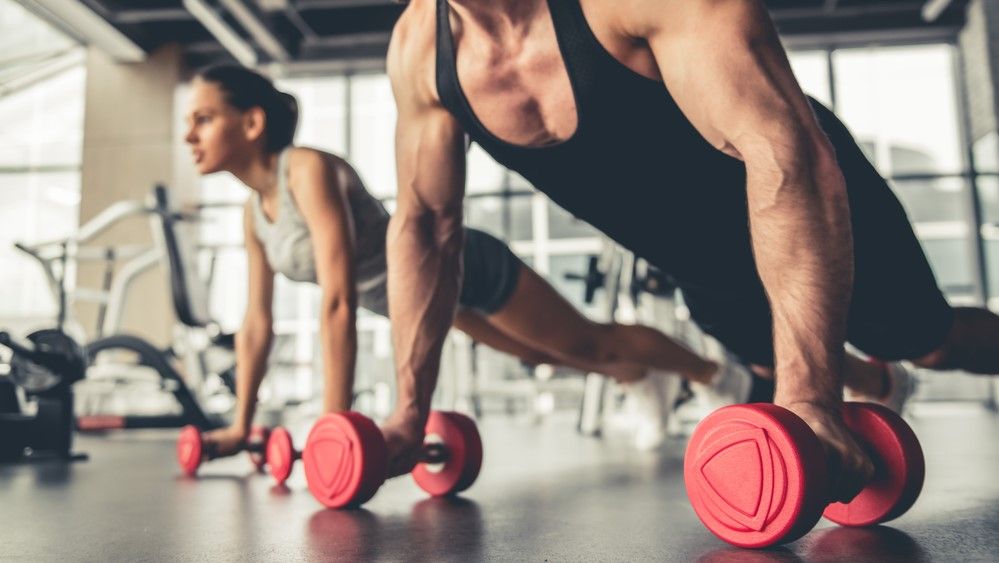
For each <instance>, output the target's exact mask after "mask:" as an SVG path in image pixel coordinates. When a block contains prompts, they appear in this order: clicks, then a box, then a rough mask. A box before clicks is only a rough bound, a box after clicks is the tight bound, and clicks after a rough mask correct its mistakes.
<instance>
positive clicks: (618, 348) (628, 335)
mask: <svg viewBox="0 0 999 563" xmlns="http://www.w3.org/2000/svg"><path fill="white" fill-rule="evenodd" d="M487 320H488V321H489V323H490V324H491V325H493V326H494V327H495V328H497V329H498V330H499V331H500V332H502V333H504V334H506V335H507V336H509V337H511V338H512V339H513V340H515V341H518V342H521V343H530V344H528V346H530V347H531V348H534V349H537V350H539V351H540V352H542V353H544V354H546V355H549V356H552V357H554V358H555V359H557V360H558V362H559V363H561V364H565V365H568V366H573V367H581V369H586V370H587V371H595V372H598V373H604V374H607V375H610V376H612V377H618V378H622V379H636V378H638V377H641V376H642V375H645V372H646V371H648V370H649V369H656V370H661V371H672V372H677V373H679V374H680V375H681V376H682V377H685V378H687V379H690V380H691V381H695V382H699V383H706V382H708V381H710V380H711V378H712V376H713V375H714V373H715V372H716V371H717V370H718V365H717V364H716V363H715V362H712V361H710V360H706V359H704V358H701V357H700V356H698V355H697V354H694V353H693V352H691V351H690V350H688V349H687V348H685V347H684V346H683V345H681V344H679V343H678V342H676V341H674V340H672V339H670V338H669V337H668V336H666V335H665V334H663V333H661V332H659V331H658V330H655V329H652V328H649V327H646V326H641V325H622V324H617V323H608V324H603V323H596V322H593V321H591V320H589V319H587V318H586V317H584V316H583V315H582V314H580V313H579V311H577V310H576V308H575V307H573V306H572V305H571V304H570V303H569V302H568V301H566V299H565V298H563V297H562V296H561V295H560V294H559V293H558V292H557V291H556V290H555V288H553V287H552V286H551V285H550V284H548V282H547V281H545V280H544V279H543V278H541V276H539V275H538V274H537V273H535V272H534V271H533V270H531V269H530V268H528V267H527V266H526V265H521V267H520V272H519V273H518V280H517V287H516V290H515V291H514V292H513V294H512V295H511V296H510V299H509V300H508V301H507V302H506V304H505V305H504V306H503V307H502V308H501V309H500V310H499V311H497V312H496V313H494V314H492V315H489V316H488V317H487Z"/></svg>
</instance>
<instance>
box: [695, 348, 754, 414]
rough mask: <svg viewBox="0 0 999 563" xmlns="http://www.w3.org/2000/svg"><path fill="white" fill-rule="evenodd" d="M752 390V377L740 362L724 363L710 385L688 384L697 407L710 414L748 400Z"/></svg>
mask: <svg viewBox="0 0 999 563" xmlns="http://www.w3.org/2000/svg"><path fill="white" fill-rule="evenodd" d="M752 389H753V375H752V374H751V373H750V371H749V368H747V367H746V366H745V365H743V364H742V363H740V362H736V361H732V360H729V361H726V362H724V363H722V364H721V365H720V366H719V368H718V373H716V374H715V375H714V377H713V378H712V379H711V382H710V383H696V382H693V381H691V382H690V390H691V391H693V393H694V398H695V399H696V401H697V404H698V406H699V407H700V408H701V409H703V410H704V411H705V414H710V413H712V412H714V411H716V410H718V409H720V408H722V407H727V406H728V405H737V404H742V403H745V402H746V401H748V400H749V394H750V392H751V391H752Z"/></svg>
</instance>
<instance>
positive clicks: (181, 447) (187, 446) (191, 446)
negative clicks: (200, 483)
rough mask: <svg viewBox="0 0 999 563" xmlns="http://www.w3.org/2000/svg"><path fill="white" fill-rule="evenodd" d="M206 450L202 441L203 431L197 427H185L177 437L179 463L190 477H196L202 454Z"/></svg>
mask: <svg viewBox="0 0 999 563" xmlns="http://www.w3.org/2000/svg"><path fill="white" fill-rule="evenodd" d="M203 450H204V447H203V443H202V441H201V431H200V430H198V427H197V426H191V425H188V426H185V427H184V428H183V429H181V431H180V436H178V437H177V463H178V464H180V468H181V470H183V471H184V474H185V475H187V476H188V477H194V475H195V474H196V473H197V472H198V466H199V465H201V453H202V451H203Z"/></svg>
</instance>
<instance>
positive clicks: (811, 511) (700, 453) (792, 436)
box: [684, 403, 925, 548]
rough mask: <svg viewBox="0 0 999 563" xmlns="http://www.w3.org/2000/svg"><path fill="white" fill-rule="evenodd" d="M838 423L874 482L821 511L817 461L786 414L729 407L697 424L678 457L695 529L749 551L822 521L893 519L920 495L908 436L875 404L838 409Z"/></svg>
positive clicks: (919, 470)
mask: <svg viewBox="0 0 999 563" xmlns="http://www.w3.org/2000/svg"><path fill="white" fill-rule="evenodd" d="M843 420H844V422H845V423H846V426H847V428H849V429H850V431H851V432H852V433H853V434H854V437H855V438H856V439H857V440H858V442H860V444H861V445H862V446H863V447H865V449H866V450H867V451H868V453H869V454H870V455H871V458H872V461H873V462H874V465H875V475H874V479H873V480H872V481H871V482H870V483H868V484H867V486H866V487H865V488H864V489H863V491H861V492H860V494H858V495H857V496H856V497H855V498H854V499H853V500H852V501H850V502H849V503H845V504H844V503H839V502H834V503H829V500H828V494H829V489H828V487H829V485H828V483H829V479H828V475H827V472H828V469H827V460H826V456H825V453H824V452H823V449H822V446H821V444H820V442H819V439H818V438H817V437H816V436H815V433H813V432H812V430H811V428H809V427H808V425H807V424H805V422H804V421H803V420H801V419H800V418H799V417H798V416H796V415H795V414H794V413H792V412H791V411H789V410H786V409H783V408H781V407H778V406H776V405H771V404H752V405H734V406H730V407H725V408H722V409H719V410H717V411H715V412H714V413H712V414H711V415H710V416H708V417H707V418H705V419H704V420H703V421H702V422H701V423H700V424H699V425H698V426H697V428H696V429H695V430H694V433H693V435H692V436H691V438H690V443H689V444H688V446H687V453H686V456H685V458H684V482H685V483H686V486H687V496H688V497H689V498H690V502H691V504H692V505H693V507H694V511H695V512H696V513H697V516H698V517H699V518H700V519H701V522H703V523H704V525H705V526H707V528H708V529H709V530H711V532H712V533H714V534H715V535H716V536H718V537H719V538H721V539H722V540H724V541H726V542H728V543H730V544H732V545H735V546H738V547H750V548H758V547H766V546H770V545H774V544H778V543H786V542H790V541H794V540H796V539H798V538H799V537H801V536H803V535H804V534H806V533H808V531H809V530H811V529H812V527H814V526H815V524H816V522H818V520H819V518H820V517H821V516H822V515H823V514H824V515H825V517H826V518H828V519H829V520H832V521H833V522H836V523H838V524H841V525H844V526H870V525H873V524H878V523H881V522H887V521H888V520H891V519H893V518H897V517H898V516H901V515H902V514H903V513H904V512H905V511H906V510H908V509H909V508H910V507H911V506H912V505H913V503H914V502H915V501H916V498H917V497H918V496H919V492H920V490H921V489H922V487H923V476H924V473H925V465H924V460H923V450H922V449H921V448H920V446H919V441H918V440H917V439H916V435H915V434H914V433H913V432H912V429H911V428H909V425H908V424H906V423H905V421H904V420H902V418H901V417H900V416H898V415H897V414H895V413H894V412H892V411H891V410H889V409H887V408H885V407H883V406H881V405H876V404H870V403H846V404H844V405H843ZM823 511H824V512H823Z"/></svg>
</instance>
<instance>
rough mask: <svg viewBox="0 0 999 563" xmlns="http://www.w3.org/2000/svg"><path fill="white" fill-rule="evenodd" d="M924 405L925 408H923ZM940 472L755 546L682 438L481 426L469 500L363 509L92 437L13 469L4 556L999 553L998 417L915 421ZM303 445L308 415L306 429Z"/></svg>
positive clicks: (412, 490) (529, 557)
mask: <svg viewBox="0 0 999 563" xmlns="http://www.w3.org/2000/svg"><path fill="white" fill-rule="evenodd" d="M923 411H925V412H923ZM909 421H910V422H911V424H912V426H913V429H914V430H915V432H916V434H917V435H918V436H919V438H920V440H921V442H922V445H923V448H924V450H925V453H926V462H927V470H926V484H925V486H924V488H923V493H922V496H921V497H920V499H919V500H918V501H917V503H916V505H915V506H914V507H913V508H912V510H910V511H909V513H907V514H905V515H904V516H902V517H901V518H899V519H898V520H896V521H894V522H891V523H889V524H888V525H886V526H881V527H877V528H872V529H847V528H840V527H837V526H835V525H832V524H830V523H828V522H825V521H823V522H821V523H820V524H819V526H818V527H817V528H816V529H815V530H813V531H812V532H811V533H810V534H808V535H806V536H805V537H804V538H803V539H801V540H799V541H797V542H795V543H792V544H789V545H787V546H784V547H781V548H776V549H770V550H765V551H755V552H748V551H740V550H737V549H734V548H730V547H728V546H726V545H725V544H723V543H722V542H721V541H719V540H717V539H716V538H714V537H713V536H712V535H711V534H710V533H709V532H708V531H707V530H706V529H705V528H703V527H702V526H701V524H700V522H699V521H698V520H697V518H696V516H695V515H694V513H693V510H692V509H691V508H690V505H689V504H688V502H687V499H686V494H685V492H684V487H683V478H682V452H683V447H684V443H683V441H681V440H674V441H671V442H669V443H668V444H667V445H666V446H665V447H664V448H663V449H662V450H661V451H659V452H657V453H640V452H636V451H634V450H631V449H630V448H629V447H627V446H626V445H625V444H623V443H620V442H619V441H617V440H612V439H607V440H597V439H592V438H585V437H582V436H580V435H578V434H577V433H576V432H575V431H574V430H573V425H572V420H569V419H562V418H553V419H549V420H546V421H545V422H543V423H542V424H541V425H539V426H532V425H529V424H527V423H525V422H522V421H520V420H515V419H507V418H503V417H491V418H487V419H485V420H484V421H483V422H482V423H481V424H480V431H481V433H482V437H483V441H484V445H485V460H484V465H483V470H482V474H481V475H480V477H479V480H478V482H476V484H475V485H473V486H472V488H471V489H469V490H468V491H467V492H466V494H465V496H464V497H462V498H458V499H429V498H427V497H426V495H425V494H424V493H423V492H422V491H420V490H419V489H417V487H416V485H415V484H414V483H412V481H411V480H410V479H409V478H407V477H403V478H399V479H395V480H392V481H390V482H388V483H386V484H385V485H384V486H383V487H382V489H381V490H380V491H379V492H378V494H377V495H376V496H375V498H374V499H373V500H371V501H370V502H369V503H368V504H366V505H365V507H364V508H363V509H360V510H351V511H334V510H325V509H323V508H321V507H320V505H319V504H318V503H317V502H316V501H315V500H314V499H313V498H312V496H311V495H310V494H309V493H308V491H307V489H306V488H305V480H304V476H303V473H302V469H301V465H300V464H299V465H297V466H296V467H295V471H294V473H293V476H292V478H291V480H290V481H289V482H288V486H287V488H278V487H276V486H274V485H273V484H272V482H271V480H270V477H269V476H266V475H259V474H254V473H253V472H252V470H251V467H250V464H249V461H248V460H247V458H246V457H245V456H238V457H236V458H230V459H226V460H220V461H214V462H211V463H208V464H206V465H205V466H202V469H201V473H200V476H199V478H197V479H188V478H184V477H182V476H181V475H180V472H179V470H178V468H177V465H176V463H175V458H174V439H175V437H176V434H177V433H176V432H172V431H145V432H132V433H121V434H113V435H108V436H103V437H95V436H83V437H80V438H79V439H78V441H77V449H78V450H79V451H82V452H86V453H88V454H89V456H90V459H89V460H88V461H84V462H77V463H74V464H63V463H51V462H50V463H35V464H29V465H14V466H11V465H6V466H0V530H3V548H2V550H0V559H5V560H6V559H8V558H11V559H14V560H27V561H65V560H73V561H109V560H114V561H121V560H128V561H138V560H160V559H169V560H186V561H193V560H198V561H202V560H223V561H251V560H280V561H300V560H301V561H305V560H337V561H352V560H357V561H372V560H386V561H398V560H433V561H462V562H467V561H478V560H503V561H582V560H585V561H639V560H643V561H647V560H655V561H694V560H697V561H728V560H732V561H754V562H755V561H771V560H773V561H851V562H855V561H878V562H884V561H906V562H914V561H916V562H918V561H957V560H960V561H996V560H999V534H997V533H996V531H997V530H999V502H997V501H999V480H997V479H996V478H995V468H996V467H999V415H997V414H995V413H991V412H988V411H985V410H984V409H978V408H972V407H955V408H939V407H934V408H932V409H930V408H926V409H920V410H919V411H917V412H916V416H915V417H910V418H909ZM297 430H299V432H296V433H295V438H296V439H297V440H296V442H297V443H299V444H300V443H301V442H302V441H303V440H302V438H304V435H305V433H306V432H307V428H299V429H297Z"/></svg>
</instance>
